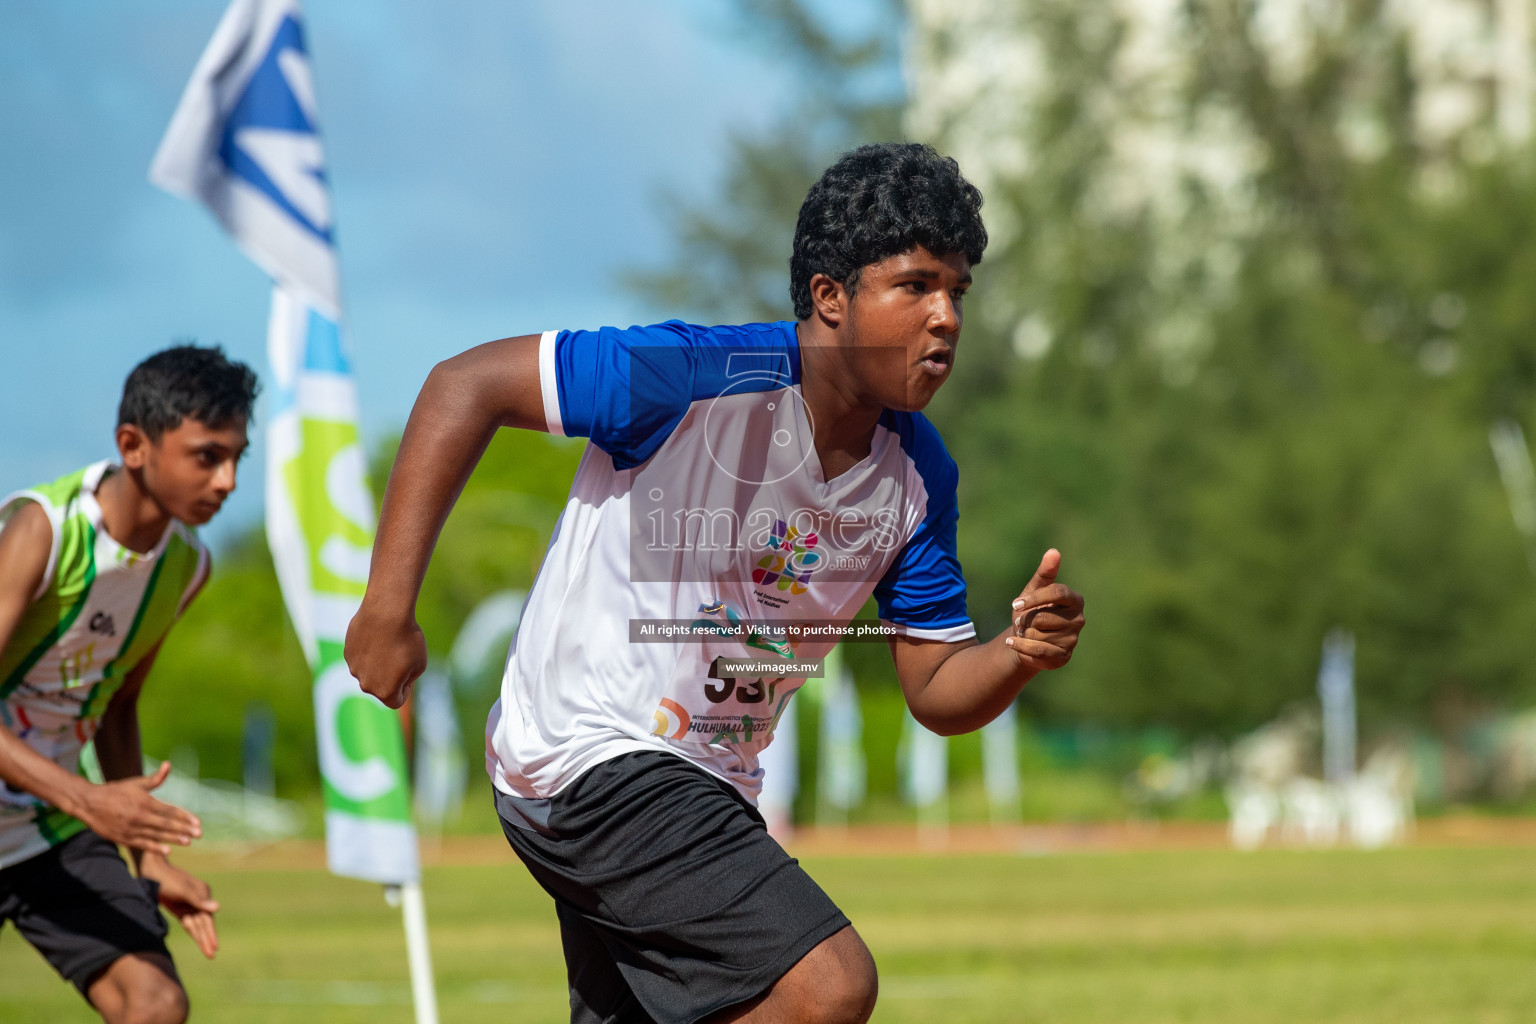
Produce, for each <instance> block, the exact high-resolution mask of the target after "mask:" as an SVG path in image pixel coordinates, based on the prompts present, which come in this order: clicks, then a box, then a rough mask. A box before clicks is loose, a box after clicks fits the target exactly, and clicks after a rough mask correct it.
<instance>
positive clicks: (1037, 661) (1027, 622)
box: [1003, 548, 1084, 672]
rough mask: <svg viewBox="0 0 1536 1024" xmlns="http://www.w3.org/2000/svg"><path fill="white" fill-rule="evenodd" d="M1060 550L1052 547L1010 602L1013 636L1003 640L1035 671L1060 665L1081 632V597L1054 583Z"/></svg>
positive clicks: (1058, 570)
mask: <svg viewBox="0 0 1536 1024" xmlns="http://www.w3.org/2000/svg"><path fill="white" fill-rule="evenodd" d="M1060 571H1061V552H1060V551H1057V550H1056V549H1055V548H1051V549H1050V550H1049V551H1047V552H1046V553H1045V556H1044V557H1043V558H1041V559H1040V568H1038V569H1036V570H1035V575H1034V576H1033V577H1031V578H1030V581H1029V584H1028V585H1027V586H1026V587H1025V588H1024V590H1023V592H1022V593H1020V594H1019V596H1018V597H1017V598H1015V599H1014V602H1013V635H1011V636H1009V637H1008V638H1007V639H1006V640H1004V641H1003V642H1004V643H1006V644H1007V645H1008V646H1009V647H1010V648H1012V649H1013V652H1014V654H1015V655H1016V656H1017V657H1018V659H1019V661H1021V662H1023V663H1024V664H1025V665H1027V666H1028V667H1030V668H1032V669H1034V670H1035V671H1037V672H1039V671H1044V670H1046V669H1053V668H1060V667H1061V666H1063V665H1065V664H1066V663H1067V662H1068V661H1069V660H1071V658H1072V649H1073V648H1075V647H1076V646H1077V639H1078V634H1080V633H1081V632H1082V631H1083V625H1084V619H1083V596H1082V595H1081V594H1079V593H1078V592H1077V591H1075V590H1073V589H1072V588H1071V587H1068V586H1066V585H1065V584H1062V583H1057V582H1056V574H1057V573H1058V572H1060Z"/></svg>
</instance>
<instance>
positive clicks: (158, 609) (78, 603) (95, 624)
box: [0, 462, 208, 868]
mask: <svg viewBox="0 0 1536 1024" xmlns="http://www.w3.org/2000/svg"><path fill="white" fill-rule="evenodd" d="M114 471H117V472H121V470H120V469H119V467H116V466H114V465H112V464H111V463H109V462H98V463H95V464H94V465H91V466H87V467H86V468H85V469H82V470H79V471H77V472H75V473H71V474H69V475H68V476H65V477H61V478H59V479H58V480H55V481H54V482H53V483H51V484H45V485H43V486H41V487H37V488H34V489H32V490H26V491H20V492H18V493H16V494H13V495H11V496H10V497H8V498H6V499H5V500H4V501H3V502H0V524H3V523H4V522H5V520H6V519H8V518H9V517H10V516H11V515H12V514H13V513H15V511H16V510H17V509H18V508H20V507H21V506H22V505H23V504H25V503H26V502H28V501H35V502H37V504H39V505H41V506H42V508H43V510H44V511H46V512H47V513H48V519H49V522H51V523H52V524H53V545H52V549H51V551H50V553H49V557H48V567H47V569H46V571H45V572H44V574H43V582H42V585H41V586H40V587H38V590H37V593H36V594H34V595H33V598H32V602H31V604H30V605H28V607H27V610H26V611H25V612H24V613H23V614H22V617H21V621H20V622H18V623H17V625H16V629H15V631H14V632H13V633H12V635H11V639H10V642H9V643H7V644H6V645H5V649H4V650H0V720H3V721H4V723H5V725H6V727H7V728H9V729H10V730H11V731H12V732H14V733H15V734H16V735H17V736H19V737H20V738H21V739H22V740H23V741H24V742H25V743H26V744H27V745H28V746H30V747H31V748H32V749H33V750H36V751H37V752H38V753H40V754H42V755H43V756H44V757H46V758H48V759H49V760H51V761H53V762H54V763H55V764H57V765H59V766H60V767H62V768H64V769H65V770H67V771H71V772H75V773H76V774H79V773H80V753H81V750H82V749H83V748H84V746H85V744H86V743H88V742H89V741H90V740H91V738H92V737H93V736H95V734H96V727H97V725H98V724H99V723H100V721H101V715H102V713H103V712H104V711H105V710H106V709H107V704H108V702H109V701H110V700H111V699H112V696H113V694H115V693H116V692H117V690H118V688H119V687H120V686H121V685H122V683H123V679H124V678H125V677H126V676H127V675H128V673H129V672H130V671H132V670H133V668H134V666H136V665H138V664H139V662H141V661H142V660H143V659H144V657H145V655H147V654H148V653H149V652H150V651H152V650H154V648H155V645H156V644H158V643H159V642H160V640H161V639H162V638H163V637H164V636H165V634H166V633H167V632H168V631H169V630H170V628H171V626H172V625H173V624H174V623H175V622H176V619H177V618H178V617H179V616H180V615H181V613H182V611H183V610H184V609H185V608H186V605H187V602H188V601H189V600H190V599H191V596H192V594H194V593H195V592H196V590H197V588H198V587H199V586H200V585H201V584H202V582H203V580H204V579H205V578H206V576H207V575H208V552H207V549H206V548H204V547H203V545H202V544H201V543H200V542H199V541H198V539H197V534H196V532H195V531H194V530H192V529H191V528H190V527H188V526H186V525H185V524H183V523H181V522H179V521H176V520H172V521H171V523H170V525H169V526H167V527H166V530H165V533H164V534H162V535H161V537H160V540H159V542H158V543H156V544H155V546H154V549H153V550H151V551H149V552H147V553H145V554H140V553H138V552H135V551H129V550H128V549H127V548H125V547H123V546H122V545H121V544H119V543H118V542H117V541H115V540H113V539H112V537H111V536H110V535H109V534H108V533H107V531H106V529H105V528H104V527H103V526H102V523H101V506H100V505H98V504H97V503H96V489H97V487H99V486H100V484H101V482H102V480H104V479H105V478H106V477H107V475H108V474H109V473H112V472H114ZM83 828H85V825H84V824H83V823H82V822H80V821H79V820H77V819H75V818H72V817H70V816H69V815H67V814H65V813H64V812H63V811H60V810H58V809H57V808H55V807H50V806H48V805H47V804H45V803H43V802H42V801H41V800H39V799H37V798H36V797H34V796H32V795H31V794H30V793H22V792H17V791H16V790H13V789H11V788H10V787H8V786H6V785H4V784H3V783H0V868H7V867H10V866H11V865H13V864H17V863H20V862H21V861H24V860H26V859H27V858H29V857H35V856H36V855H37V854H39V853H42V852H43V851H45V850H47V849H48V848H50V847H52V846H55V845H57V844H59V843H61V842H63V841H64V840H65V839H68V838H69V837H70V836H72V835H74V834H76V833H77V832H79V831H80V830H81V829H83Z"/></svg>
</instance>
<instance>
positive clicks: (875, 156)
mask: <svg viewBox="0 0 1536 1024" xmlns="http://www.w3.org/2000/svg"><path fill="white" fill-rule="evenodd" d="M918 245H921V246H922V247H923V248H925V249H927V250H928V251H929V252H932V253H934V254H935V255H938V256H947V255H949V254H951V253H964V254H965V258H966V259H968V260H970V261H971V263H972V264H973V265H974V264H977V263H980V262H981V254H982V251H983V250H984V249H986V247H987V229H986V228H985V227H983V226H982V223H981V192H980V191H978V190H977V188H976V186H975V185H972V184H971V183H970V182H968V181H966V180H965V178H964V177H963V176H962V175H961V174H960V165H959V164H957V163H955V161H954V159H953V158H951V157H947V156H940V155H939V154H938V153H937V152H936V151H935V150H934V149H933V147H932V146H924V145H922V144H920V143H916V142H883V143H879V144H877V145H871V146H860V147H859V148H858V149H855V150H852V151H851V152H848V153H844V154H843V155H842V157H840V158H839V159H838V161H837V163H835V164H833V165H832V166H831V167H829V168H827V170H826V172H825V173H824V174H822V176H821V180H819V181H817V182H816V184H814V185H812V186H811V191H810V192H809V193H807V195H806V197H805V203H804V204H803V205H801V207H800V220H799V222H798V223H797V224H796V225H795V246H794V252H793V254H792V255H791V256H790V258H789V297H790V298H791V299H792V300H793V301H794V303H795V317H796V319H799V320H804V319H806V318H807V317H809V316H810V315H811V311H812V307H811V278H812V277H814V276H815V275H817V274H826V275H827V276H828V277H830V278H832V279H833V280H834V281H837V282H838V283H840V284H841V285H842V286H843V287H844V288H846V289H848V291H849V293H850V294H852V293H853V291H854V290H855V289H856V288H857V287H858V283H859V271H860V270H862V269H864V268H865V267H867V266H869V265H870V264H871V263H878V262H880V261H881V260H883V259H889V258H890V257H892V256H897V255H900V254H901V253H904V252H908V251H910V250H911V249H912V248H913V247H914V246H918Z"/></svg>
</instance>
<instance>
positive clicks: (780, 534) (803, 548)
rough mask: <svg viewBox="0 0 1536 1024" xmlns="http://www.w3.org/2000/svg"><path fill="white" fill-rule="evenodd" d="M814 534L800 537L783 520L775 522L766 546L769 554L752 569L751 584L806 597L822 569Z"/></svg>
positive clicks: (794, 529)
mask: <svg viewBox="0 0 1536 1024" xmlns="http://www.w3.org/2000/svg"><path fill="white" fill-rule="evenodd" d="M816 541H817V537H816V534H814V533H807V534H805V535H803V536H802V535H801V533H800V531H799V530H797V529H796V528H795V527H793V526H786V525H785V523H784V520H782V519H776V520H774V523H773V528H772V529H771V530H770V531H769V535H768V543H767V544H766V545H765V547H766V548H767V550H768V554H767V555H765V556H763V557H762V558H761V559H759V560H758V563H757V568H756V569H753V570H752V582H753V583H756V584H757V585H758V586H760V587H767V586H773V587H776V588H777V589H779V590H787V591H789V592H790V593H791V594H803V593H805V592H806V590H807V589H808V588H809V587H810V584H811V577H812V576H813V575H815V573H816V570H817V569H819V568H821V561H822V557H821V552H819V551H816V550H815V547H816Z"/></svg>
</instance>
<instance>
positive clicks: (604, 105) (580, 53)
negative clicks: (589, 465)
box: [0, 0, 792, 542]
mask: <svg viewBox="0 0 1536 1024" xmlns="http://www.w3.org/2000/svg"><path fill="white" fill-rule="evenodd" d="M223 6H224V4H223V0H135V2H134V3H133V4H131V5H127V4H107V3H95V4H83V3H82V4H76V3H72V4H67V5H63V4H56V3H52V2H47V0H25V2H11V3H8V4H6V6H5V11H4V13H3V14H0V95H3V96H5V97H6V102H5V103H4V104H0V139H3V140H4V146H3V154H0V492H5V491H10V490H12V489H15V488H17V487H21V486H26V485H28V484H31V483H34V482H37V481H40V480H44V479H50V478H52V477H54V476H57V475H59V474H61V473H63V472H66V471H68V470H71V469H74V468H76V467H78V466H80V465H83V464H85V463H86V462H89V461H92V460H94V459H97V458H101V457H103V456H106V455H109V454H111V451H112V449H111V430H112V425H113V423H114V422H115V413H116V405H117V398H118V394H119V391H120V388H121V386H122V379H123V377H124V375H125V374H126V373H127V371H128V370H129V369H130V368H131V367H132V366H133V364H134V363H136V362H137V361H138V360H139V359H141V358H142V357H143V356H145V355H147V354H148V353H150V352H152V351H154V350H155V349H157V348H161V347H164V346H165V345H167V344H170V343H171V342H172V341H173V340H177V339H184V338H194V339H197V340H198V341H201V342H205V343H206V342H215V341H216V342H219V343H221V344H223V345H224V346H225V347H226V349H228V350H229V351H230V352H231V353H232V354H234V355H236V356H238V357H239V358H242V359H245V360H247V361H249V362H250V363H251V364H252V365H253V366H256V367H258V368H259V369H261V370H263V371H264V370H265V352H264V346H265V329H266V316H267V305H268V301H269V284H268V281H267V279H266V278H265V277H264V275H263V274H262V273H261V272H260V271H259V270H258V269H256V267H255V266H254V265H252V264H251V263H249V262H248V261H247V260H246V259H245V258H244V257H242V256H241V255H240V254H239V252H237V251H236V249H235V247H234V245H233V244H232V243H231V242H230V241H229V240H228V239H227V238H226V237H225V236H224V235H223V234H222V233H221V232H220V230H219V229H218V228H217V226H216V225H215V223H214V221H213V219H212V218H211V217H210V216H208V214H207V213H206V212H204V211H203V210H202V209H201V208H199V207H196V206H194V205H193V204H191V203H188V202H185V201H183V200H178V199H175V198H172V197H170V196H168V195H165V194H163V193H161V192H159V191H158V190H156V189H155V188H153V187H152V186H151V185H149V184H148V181H147V179H146V173H147V170H148V166H149V162H150V157H151V156H152V155H153V153H154V150H155V147H156V145H157V144H158V143H159V140H160V136H161V134H162V132H163V131H164V129H165V126H166V123H167V122H168V120H169V118H170V115H171V112H172V110H173V109H174V108H175V106H176V102H177V99H178V97H179V96H180V94H181V90H182V88H183V86H184V85H185V84H186V80H187V77H188V75H189V74H190V72H191V70H192V67H193V65H194V63H195V62H196V60H197V57H198V55H199V54H200V53H201V52H202V49H203V47H204V46H205V45H206V43H207V41H208V38H209V36H210V35H211V34H212V31H213V27H214V25H215V24H216V23H217V21H218V19H219V16H220V14H221V12H222V10H223ZM727 6H728V5H725V4H721V3H719V2H718V0H714V2H711V0H560V2H558V3H526V2H524V3H505V2H493V0H459V2H455V3H452V4H427V3H423V2H404V0H402V2H398V3H359V2H355V0H309V2H307V3H306V4H305V12H306V17H307V22H308V42H309V49H310V53H311V57H312V59H313V62H314V73H315V79H316V88H317V92H318V95H319V103H320V112H321V119H322V128H323V131H324V133H325V142H326V150H327V158H328V161H329V164H330V173H331V181H332V185H333V193H334V198H333V208H334V210H335V214H336V223H337V236H338V240H339V246H340V251H341V266H342V280H343V287H344V289H345V293H346V300H347V303H348V317H349V322H348V328H349V332H350V335H351V341H352V347H353V351H354V352H355V354H356V360H357V366H358V379H359V389H360V392H361V399H362V404H363V427H364V433H365V435H366V436H367V437H368V438H369V440H370V442H372V441H373V440H376V439H377V438H378V437H379V436H380V434H381V433H383V432H384V431H387V430H392V429H397V428H398V427H399V426H400V425H402V424H403V423H404V420H405V417H406V415H407V413H408V412H409V409H410V403H411V401H412V399H413V398H414V397H415V393H416V389H417V388H418V386H419V385H420V383H421V380H422V379H423V378H424V377H425V376H426V373H427V371H428V370H429V369H430V368H431V366H432V364H433V363H434V362H436V361H437V360H439V359H442V358H443V357H445V356H448V355H451V354H452V353H454V352H457V351H459V350H461V349H464V348H467V347H469V346H471V345H474V344H478V343H479V342H482V341H486V340H489V339H492V338H497V337H503V336H507V335H512V334H522V333H529V332H534V331H539V330H544V329H546V328H551V327H591V326H598V325H600V324H605V323H633V322H638V321H644V320H648V319H655V318H658V317H659V316H660V315H662V314H663V313H664V311H660V310H657V309H655V308H652V307H650V306H648V305H647V304H646V303H645V302H644V301H643V300H642V299H641V298H640V297H637V296H635V295H633V294H631V293H629V292H627V291H625V290H624V289H623V288H622V287H621V286H620V285H619V282H618V277H619V273H620V272H621V271H622V270H624V269H626V268H632V267H635V266H638V265H644V264H649V263H655V262H659V261H664V260H665V258H666V255H667V252H668V246H669V240H670V237H671V236H670V233H669V231H668V229H667V225H666V224H665V222H664V220H663V216H664V207H663V205H662V204H661V203H660V202H659V201H658V197H659V196H660V195H661V194H662V193H663V192H664V191H668V190H670V191H673V192H676V193H680V194H684V195H694V196H696V195H700V194H707V192H708V190H709V189H710V188H711V187H712V186H713V184H714V183H715V182H716V181H717V180H718V176H719V174H720V172H721V170H722V167H723V160H724V157H725V155H726V152H727V146H728V140H729V137H730V135H731V134H732V133H742V132H751V131H753V130H755V129H757V128H760V127H762V126H764V125H766V124H767V123H768V122H770V121H771V120H773V119H774V118H775V117H777V116H779V115H780V114H781V113H782V112H783V111H784V110H785V109H786V107H787V106H788V105H789V103H790V102H791V101H792V83H791V80H790V78H789V70H788V69H787V68H782V67H775V66H774V65H773V63H772V62H771V61H770V60H768V59H766V58H765V57H764V55H763V54H762V53H761V51H760V49H759V48H756V47H753V46H752V45H751V44H750V41H749V40H747V39H746V38H745V37H744V35H743V30H742V26H741V25H740V24H738V23H737V22H735V21H734V20H732V18H731V17H730V16H729V15H727V14H726V13H724V10H725V8H726V7H727ZM786 255H787V254H786ZM258 442H259V432H258ZM260 457H261V451H260V450H259V443H258V450H256V451H254V452H253V453H252V458H251V460H250V461H249V462H248V463H247V465H246V467H245V469H244V475H243V477H242V480H241V489H240V491H239V492H237V494H236V495H235V497H234V498H233V499H232V500H231V503H230V504H229V505H228V506H226V511H225V513H224V514H223V515H221V517H220V519H219V520H217V521H216V522H215V523H214V524H213V526H212V527H211V533H212V536H213V538H214V540H215V541H216V542H217V540H218V539H219V538H220V537H227V536H228V535H229V534H230V533H231V532H232V531H234V530H236V529H239V528H243V527H247V526H249V525H251V524H252V523H254V522H256V521H257V520H258V519H259V516H260V507H261V501H260V479H259V478H260V476H261V475H262V474H261V463H260Z"/></svg>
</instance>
